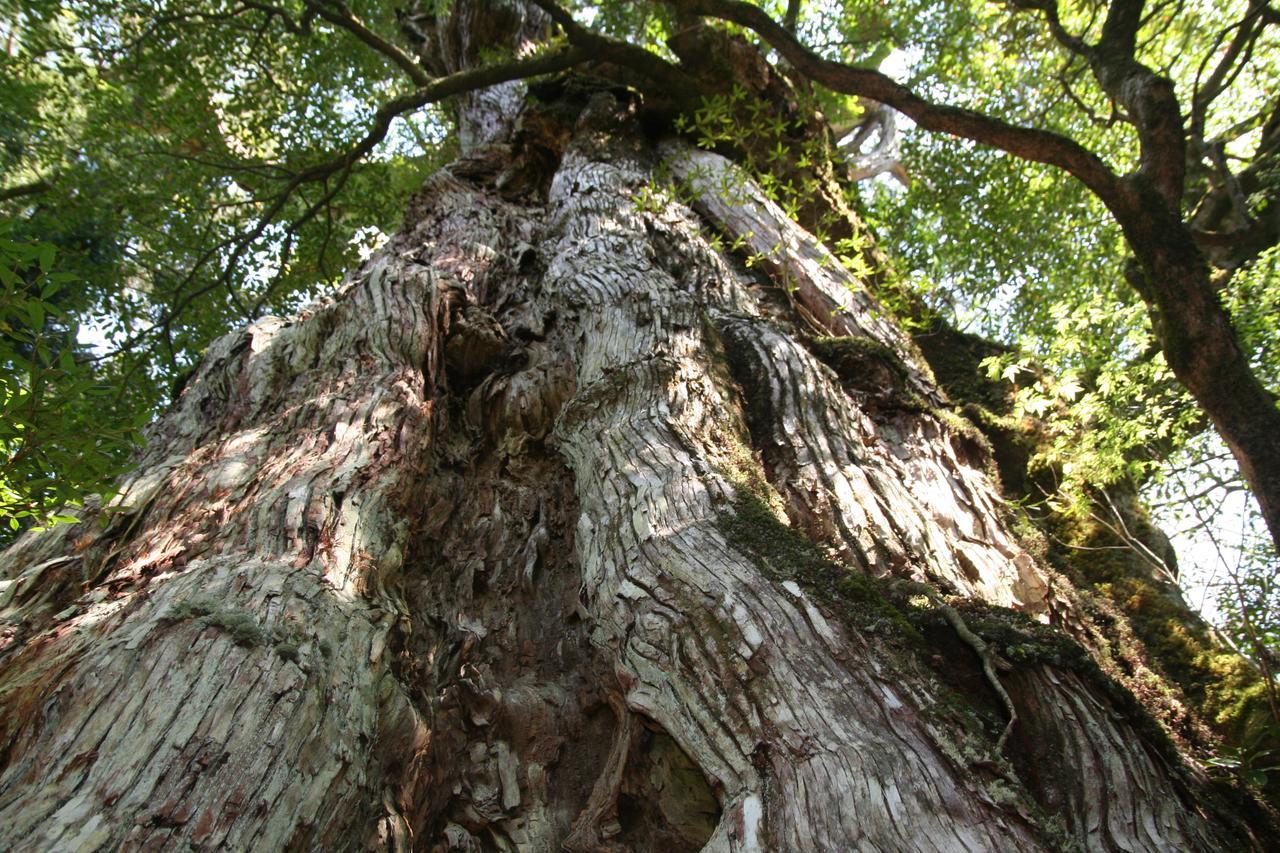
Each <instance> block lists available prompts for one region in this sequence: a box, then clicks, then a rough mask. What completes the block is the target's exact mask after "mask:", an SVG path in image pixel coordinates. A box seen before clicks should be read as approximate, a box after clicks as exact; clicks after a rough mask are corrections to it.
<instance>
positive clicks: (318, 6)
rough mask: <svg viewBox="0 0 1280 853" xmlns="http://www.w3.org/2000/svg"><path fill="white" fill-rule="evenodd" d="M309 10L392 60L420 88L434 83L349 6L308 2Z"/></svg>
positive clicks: (426, 73) (338, 3)
mask: <svg viewBox="0 0 1280 853" xmlns="http://www.w3.org/2000/svg"><path fill="white" fill-rule="evenodd" d="M306 3H307V8H308V9H309V10H311V11H312V12H314V13H315V14H316V15H318V16H319V17H321V18H323V19H324V20H326V21H328V22H329V23H331V24H333V25H334V26H337V27H341V28H342V29H344V30H346V31H347V32H349V33H351V34H352V35H353V36H355V37H356V38H358V39H359V40H360V41H362V42H364V43H365V44H366V45H367V46H369V47H371V48H373V49H374V50H375V51H377V52H378V53H380V54H382V55H383V56H385V57H386V58H387V59H389V60H391V62H392V63H393V64H395V65H396V67H398V68H399V69H400V70H401V71H403V72H404V73H405V74H407V75H409V79H410V80H412V81H413V82H414V83H415V84H417V85H418V86H428V85H430V84H431V82H432V77H431V74H429V73H428V72H427V70H426V69H425V68H423V67H422V66H421V65H419V64H418V62H417V61H416V60H414V58H413V57H411V56H410V55H409V54H407V53H405V52H404V51H403V50H401V49H400V48H398V47H396V46H395V45H394V44H392V43H391V42H389V41H387V40H386V39H384V38H383V37H382V36H380V35H378V34H377V33H375V32H374V31H373V30H371V29H369V27H368V26H366V25H365V23H364V22H363V21H361V20H360V19H359V18H357V17H356V16H355V15H354V14H353V13H352V11H351V10H350V9H348V8H347V4H345V3H340V2H332V0H330V2H319V0H306Z"/></svg>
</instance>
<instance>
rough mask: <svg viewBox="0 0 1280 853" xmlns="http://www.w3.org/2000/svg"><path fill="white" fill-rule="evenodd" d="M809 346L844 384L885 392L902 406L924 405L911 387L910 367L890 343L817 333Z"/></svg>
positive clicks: (921, 406)
mask: <svg viewBox="0 0 1280 853" xmlns="http://www.w3.org/2000/svg"><path fill="white" fill-rule="evenodd" d="M810 346H811V348H812V349H813V353H814V355H816V356H817V357H818V359H819V360H820V361H822V362H823V363H824V364H826V365H827V366H829V367H830V368H831V369H832V370H834V371H835V372H836V375H837V376H839V377H840V379H841V381H843V382H844V383H845V384H847V385H849V386H851V387H853V388H856V389H859V390H862V391H868V392H872V393H878V394H884V393H885V392H888V396H889V397H890V398H891V399H892V400H893V401H894V404H895V405H896V406H899V407H902V408H918V409H924V408H927V406H926V404H925V403H924V401H923V400H921V399H920V398H919V397H918V396H917V395H916V394H915V393H914V392H913V391H911V387H910V381H911V371H910V369H908V367H907V365H906V363H905V362H904V361H903V360H902V356H900V355H899V354H898V352H897V351H896V350H895V349H894V348H893V347H891V346H887V345H885V344H882V343H880V342H879V341H877V340H874V339H872V338H865V337H820V338H814V339H813V341H811V342H810Z"/></svg>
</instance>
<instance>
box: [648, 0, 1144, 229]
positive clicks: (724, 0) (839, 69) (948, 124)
mask: <svg viewBox="0 0 1280 853" xmlns="http://www.w3.org/2000/svg"><path fill="white" fill-rule="evenodd" d="M665 2H667V3H672V2H673V0H665ZM680 6H681V8H683V9H689V10H690V11H694V12H697V13H699V14H704V15H711V16H714V17H717V18H721V19H723V20H726V21H732V22H733V23H735V24H740V25H741V26H744V27H747V28H749V29H752V30H754V31H755V32H756V33H758V34H759V35H760V36H761V38H763V39H764V40H765V41H766V42H768V43H769V44H770V45H771V46H772V47H773V48H774V49H775V50H777V51H778V52H779V53H780V54H782V55H783V56H784V57H785V58H786V59H787V61H788V62H790V63H791V65H792V66H793V67H794V68H796V70H798V71H800V72H801V73H802V74H804V75H805V76H807V77H808V78H809V79H811V80H813V81H814V82H816V83H820V84H821V85H823V86H826V87H827V88H829V89H832V90H834V91H837V92H843V93H845V94H849V95H860V96H862V97H866V98H871V99H872V100H876V101H879V102H881V103H883V104H888V105H889V106H891V107H893V108H894V109H896V110H897V111H898V112H900V113H903V114H905V115H906V116H908V117H910V118H911V119H912V120H913V121H915V123H916V124H917V125H919V126H920V127H922V128H924V129H925V130H931V131H940V132H943V133H948V134H950V135H952V136H959V137H962V138H964V139H971V140H973V141H974V142H980V143H982V144H984V145H989V146H991V147H993V148H999V149H1000V150H1002V151H1005V152H1008V153H1009V154H1013V155H1014V156H1016V157H1021V158H1022V159H1024V160H1033V161H1035V162H1037V163H1045V164H1047V165H1050V166H1056V167H1058V168H1060V169H1063V170H1064V171H1066V172H1068V173H1070V174H1072V175H1074V176H1075V177H1076V178H1078V179H1079V180H1080V181H1081V182H1083V183H1084V184H1085V186H1087V187H1088V188H1089V189H1091V190H1092V191H1093V192H1094V193H1095V194H1096V195H1097V196H1098V197H1099V198H1100V199H1102V201H1103V203H1105V204H1106V205H1107V206H1108V207H1109V208H1112V209H1113V210H1116V209H1126V208H1127V207H1128V206H1129V204H1130V203H1131V200H1130V198H1129V192H1128V191H1127V189H1126V188H1125V187H1124V186H1123V184H1122V182H1121V181H1120V179H1119V177H1118V176H1117V175H1116V174H1115V173H1114V172H1112V171H1111V170H1110V169H1109V168H1108V167H1107V165H1106V164H1105V163H1103V162H1102V160H1101V159H1100V158H1099V157H1098V156H1097V155H1096V154H1094V153H1093V152H1091V151H1089V150H1088V149H1086V148H1085V147H1084V146H1082V145H1080V144H1079V143H1078V142H1076V141H1075V140H1073V139H1068V138H1067V137H1065V136H1061V135H1059V134H1056V133H1052V132H1050V131H1047V130H1038V129H1036V128H1030V127H1023V126H1021V125H1016V124H1011V123H1009V122H1006V121H1002V120H1000V119H997V118H993V117H991V116H988V115H984V114H983V113H979V112H976V111H974V110H969V109H964V108H962V107H953V106H947V105H943V104H935V103H932V102H930V101H927V100H925V99H924V98H922V97H920V96H919V95H917V94H916V93H915V92H913V91H911V90H910V89H909V88H907V87H906V86H903V85H901V84H900V83H897V82H895V81H894V80H893V79H891V78H890V77H887V76H886V75H884V74H882V73H880V72H879V71H872V70H868V69H863V68H855V67H852V66H849V65H844V64H842V63H838V62H832V61H830V60H827V59H823V58H821V57H819V56H817V55H816V54H814V53H813V52H812V51H810V50H809V49H808V48H806V47H804V45H802V44H800V42H799V41H797V40H796V38H795V37H794V36H793V35H791V34H790V33H788V32H787V31H786V30H785V29H783V27H782V26H781V25H780V24H778V23H777V22H776V21H774V20H773V19H772V18H770V17H769V16H768V15H767V14H766V13H765V12H764V11H763V10H761V9H760V8H758V7H756V6H753V5H751V4H749V3H744V2H741V0H684V2H681V3H680Z"/></svg>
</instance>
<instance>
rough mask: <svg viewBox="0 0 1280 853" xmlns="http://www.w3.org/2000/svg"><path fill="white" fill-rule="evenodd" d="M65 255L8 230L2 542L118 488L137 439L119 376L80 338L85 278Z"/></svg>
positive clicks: (0, 361) (0, 366) (1, 376)
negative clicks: (79, 286)
mask: <svg viewBox="0 0 1280 853" xmlns="http://www.w3.org/2000/svg"><path fill="white" fill-rule="evenodd" d="M57 262H58V256H57V250H56V248H55V247H54V246H53V245H52V244H49V243H27V242H19V241H15V240H12V239H9V238H6V237H3V236H0V458H3V460H4V464H3V466H0V525H2V527H0V541H4V540H5V539H7V538H8V537H9V536H10V535H11V534H12V533H13V532H15V531H18V530H21V529H24V528H26V527H31V526H35V525H43V524H48V523H50V522H55V521H60V520H64V519H65V518H67V516H66V508H67V507H71V506H75V505H78V504H79V503H80V502H81V500H82V498H83V496H84V494H85V493H86V492H99V493H102V494H104V495H105V494H109V493H110V491H111V488H112V482H113V481H114V479H115V478H116V476H117V475H118V474H119V473H120V472H121V470H122V469H123V466H124V463H125V460H126V458H127V456H128V453H129V450H130V449H131V448H132V446H133V444H134V443H135V442H136V440H137V432H136V426H137V424H136V420H137V419H136V417H134V418H131V417H130V416H131V415H132V414H133V413H132V412H130V411H129V408H128V404H127V401H122V400H121V399H120V397H121V395H120V392H119V390H118V388H119V386H118V384H117V382H115V381H112V380H115V379H116V377H114V376H111V375H110V374H109V373H106V372H104V371H102V370H100V369H99V368H98V367H97V366H96V365H95V364H94V362H93V360H92V359H91V358H90V356H89V354H88V353H87V352H86V351H85V349H84V348H83V347H82V346H80V345H79V344H78V343H77V334H78V332H79V328H78V326H77V324H76V321H75V317H74V314H73V313H72V311H70V310H68V308H67V302H68V297H69V295H70V294H71V293H73V292H74V287H75V283H76V278H75V276H73V275H72V274H70V273H66V272H61V271H59V270H58V265H57ZM72 520H74V519H72Z"/></svg>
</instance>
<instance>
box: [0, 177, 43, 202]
mask: <svg viewBox="0 0 1280 853" xmlns="http://www.w3.org/2000/svg"><path fill="white" fill-rule="evenodd" d="M51 189H53V184H52V182H50V181H48V180H45V179H44V178H41V179H39V180H36V181H30V182H29V183H25V184H17V185H15V186H12V187H5V188H3V189H0V201H11V200H13V199H15V198H25V197H26V196H29V195H41V194H42V193H47V192H48V191H49V190H51Z"/></svg>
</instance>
